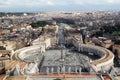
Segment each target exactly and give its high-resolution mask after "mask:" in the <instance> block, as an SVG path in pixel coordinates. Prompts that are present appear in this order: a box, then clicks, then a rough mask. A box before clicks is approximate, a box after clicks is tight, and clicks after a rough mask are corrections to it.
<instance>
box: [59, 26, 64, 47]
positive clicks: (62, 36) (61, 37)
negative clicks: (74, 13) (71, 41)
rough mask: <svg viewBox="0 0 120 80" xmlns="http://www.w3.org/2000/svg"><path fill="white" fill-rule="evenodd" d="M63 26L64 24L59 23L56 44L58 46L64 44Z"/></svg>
mask: <svg viewBox="0 0 120 80" xmlns="http://www.w3.org/2000/svg"><path fill="white" fill-rule="evenodd" d="M64 26H65V25H64V24H60V27H59V31H58V44H59V45H60V46H61V45H64V44H65V35H64Z"/></svg>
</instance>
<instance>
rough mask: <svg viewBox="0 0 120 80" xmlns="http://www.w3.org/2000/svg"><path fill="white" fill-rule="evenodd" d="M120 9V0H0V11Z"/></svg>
mask: <svg viewBox="0 0 120 80" xmlns="http://www.w3.org/2000/svg"><path fill="white" fill-rule="evenodd" d="M91 10H120V0H0V12H32V11H34V12H35V11H91Z"/></svg>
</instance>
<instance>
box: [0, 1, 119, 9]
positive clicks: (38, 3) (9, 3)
mask: <svg viewBox="0 0 120 80" xmlns="http://www.w3.org/2000/svg"><path fill="white" fill-rule="evenodd" d="M0 4H2V5H0V6H6V7H7V6H57V5H58V6H59V5H87V4H90V5H92V4H93V5H94V4H96V5H101V4H120V0H0Z"/></svg>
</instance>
